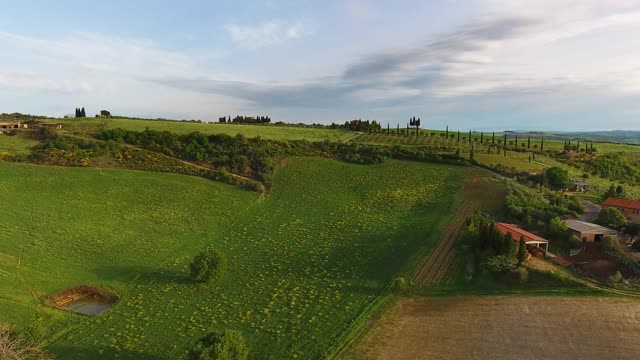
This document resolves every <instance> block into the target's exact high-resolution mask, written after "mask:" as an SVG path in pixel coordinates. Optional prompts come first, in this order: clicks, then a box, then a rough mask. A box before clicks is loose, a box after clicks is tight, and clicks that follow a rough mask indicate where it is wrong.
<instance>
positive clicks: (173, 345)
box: [0, 125, 470, 359]
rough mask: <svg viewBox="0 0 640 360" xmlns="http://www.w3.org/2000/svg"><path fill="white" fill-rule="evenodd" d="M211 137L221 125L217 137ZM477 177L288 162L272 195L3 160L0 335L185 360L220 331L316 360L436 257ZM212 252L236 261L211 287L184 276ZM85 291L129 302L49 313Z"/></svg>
mask: <svg viewBox="0 0 640 360" xmlns="http://www.w3.org/2000/svg"><path fill="white" fill-rule="evenodd" d="M212 126H213V125H212ZM469 172H470V169H469V168H464V167H451V166H442V165H428V164H419V163H410V162H397V161H390V162H387V163H385V164H381V165H372V166H358V165H350V164H345V163H340V162H337V161H333V160H328V159H316V158H314V159H309V158H293V159H289V160H288V161H287V163H286V165H285V166H284V168H282V169H280V170H279V171H278V172H277V173H276V176H275V180H274V183H273V188H272V191H271V192H270V195H269V196H268V197H267V198H264V199H260V198H258V196H257V195H256V194H254V193H252V192H248V191H244V190H240V189H238V188H235V187H231V186H227V185H223V184H219V183H215V182H211V181H207V180H203V179H199V178H193V177H186V176H179V175H170V174H158V173H145V172H132V171H119V170H104V169H103V170H102V173H101V172H100V171H98V170H96V169H80V168H59V167H45V166H34V165H26V164H12V163H2V162H0V182H1V183H2V184H3V190H4V194H3V204H12V205H11V206H10V207H8V206H0V216H2V217H3V218H5V219H11V221H6V222H3V223H2V229H1V230H2V231H0V279H1V280H2V281H0V322H3V321H4V322H10V323H12V324H14V325H16V326H17V327H18V328H19V329H20V330H21V331H22V332H23V333H25V334H30V335H31V336H32V337H35V338H37V339H40V340H41V341H42V342H43V344H44V345H46V346H47V348H48V349H49V350H50V351H52V352H53V353H55V354H56V355H57V356H58V357H59V358H61V359H85V358H116V357H117V358H120V359H175V358H181V357H183V356H184V354H185V350H186V349H187V348H188V347H189V346H190V345H191V344H192V343H193V342H194V341H195V340H196V339H198V338H199V337H200V336H202V335H203V334H204V333H206V332H208V331H210V330H212V329H227V328H231V329H239V330H241V331H243V332H244V333H245V337H246V338H247V341H248V342H249V344H250V346H251V348H252V349H253V352H254V354H256V355H258V354H259V355H261V356H260V358H293V357H298V358H317V357H322V356H323V354H326V353H327V352H329V351H331V350H332V349H333V348H334V347H335V346H337V345H339V344H340V342H341V341H342V340H343V339H344V338H346V336H347V335H348V334H349V332H350V331H351V324H352V322H353V321H354V320H355V319H356V318H358V317H359V316H360V315H361V314H362V312H363V311H365V309H367V307H368V305H369V304H370V303H371V302H372V301H374V300H375V299H377V298H378V296H379V295H380V294H381V293H382V291H383V289H384V288H385V287H386V286H387V284H388V283H389V281H390V280H391V279H392V278H393V277H394V276H396V275H397V274H398V273H399V272H400V273H402V272H403V271H405V270H408V269H406V268H405V264H408V263H411V261H412V257H413V256H414V254H416V253H424V252H425V251H426V249H428V248H429V247H431V246H432V245H433V243H434V242H435V240H437V239H438V238H439V237H440V233H441V232H442V230H443V229H444V227H445V226H446V224H447V222H448V221H449V219H450V216H451V214H449V213H448V211H447V209H449V208H450V206H451V204H453V203H455V202H456V201H457V199H458V194H459V190H460V189H461V185H462V182H463V179H464V178H465V177H466V176H467V175H468V174H469ZM205 246H213V247H215V248H218V249H221V250H222V251H223V252H224V253H225V254H226V256H227V257H228V259H229V263H230V269H229V271H228V276H226V277H225V278H224V280H223V281H222V282H221V283H219V284H218V285H216V286H213V287H211V288H207V287H201V286H196V285H194V284H192V283H191V282H190V281H189V280H188V278H187V275H188V274H187V265H188V261H189V259H190V258H191V257H192V256H193V255H194V254H195V253H197V252H198V251H200V250H202V249H203V248H204V247H205ZM80 284H95V285H99V286H103V287H107V288H111V289H112V290H113V291H114V292H116V293H117V294H118V295H119V296H120V298H121V299H120V301H119V302H118V303H117V305H116V306H115V307H114V308H113V309H111V310H109V311H107V312H106V313H103V314H100V315H97V316H94V317H87V316H81V315H75V314H72V313H68V312H64V311H60V310H53V309H50V308H47V307H44V306H43V305H41V301H42V300H43V299H44V298H46V297H47V295H48V294H51V293H52V292H54V291H57V290H61V289H64V288H67V287H71V286H75V285H80Z"/></svg>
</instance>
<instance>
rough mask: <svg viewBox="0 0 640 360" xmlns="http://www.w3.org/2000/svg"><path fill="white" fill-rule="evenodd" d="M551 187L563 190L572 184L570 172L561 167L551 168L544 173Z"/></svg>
mask: <svg viewBox="0 0 640 360" xmlns="http://www.w3.org/2000/svg"><path fill="white" fill-rule="evenodd" d="M544 175H545V177H546V179H547V182H548V184H549V186H551V187H552V188H555V189H559V188H563V187H565V186H567V185H568V184H570V183H571V177H570V176H569V171H567V170H566V169H562V168H559V167H555V166H554V167H551V168H549V169H547V171H545V173H544Z"/></svg>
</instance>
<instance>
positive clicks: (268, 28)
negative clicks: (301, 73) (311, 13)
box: [225, 20, 311, 50]
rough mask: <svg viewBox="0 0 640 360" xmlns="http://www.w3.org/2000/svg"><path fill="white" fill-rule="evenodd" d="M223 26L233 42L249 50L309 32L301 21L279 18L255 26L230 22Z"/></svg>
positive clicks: (293, 38)
mask: <svg viewBox="0 0 640 360" xmlns="http://www.w3.org/2000/svg"><path fill="white" fill-rule="evenodd" d="M225 28H226V30H227V32H228V33H229V36H230V37H231V40H232V41H233V42H234V43H236V44H237V45H238V46H240V47H243V48H247V49H251V50H255V49H259V48H263V47H267V46H272V45H276V44H280V43H283V42H285V41H286V40H295V39H299V38H301V37H303V36H306V35H309V34H310V33H311V32H310V30H309V29H308V28H307V27H306V26H305V25H303V24H302V23H301V22H296V23H286V22H282V21H279V20H272V21H267V22H264V23H261V24H259V25H255V26H250V25H236V24H230V25H227V26H225Z"/></svg>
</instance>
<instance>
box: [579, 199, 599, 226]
mask: <svg viewBox="0 0 640 360" xmlns="http://www.w3.org/2000/svg"><path fill="white" fill-rule="evenodd" d="M580 204H582V206H584V214H582V216H580V220H582V221H586V222H590V223H592V222H594V221H595V220H596V219H597V218H598V214H600V210H602V206H600V205H598V204H596V203H594V202H591V201H589V200H585V199H580Z"/></svg>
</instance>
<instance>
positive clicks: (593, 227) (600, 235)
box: [562, 219, 618, 242]
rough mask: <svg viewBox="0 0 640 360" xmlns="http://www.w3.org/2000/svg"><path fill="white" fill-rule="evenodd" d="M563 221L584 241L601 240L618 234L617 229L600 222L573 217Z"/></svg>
mask: <svg viewBox="0 0 640 360" xmlns="http://www.w3.org/2000/svg"><path fill="white" fill-rule="evenodd" d="M562 221H563V222H564V223H565V224H567V228H568V229H569V230H571V232H572V233H573V234H574V235H576V236H577V237H579V238H580V239H582V241H584V242H599V241H602V239H604V237H605V236H616V235H617V234H618V232H617V231H615V230H613V229H609V228H606V227H604V226H600V225H598V224H592V223H588V222H584V221H580V220H571V219H569V220H562Z"/></svg>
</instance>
